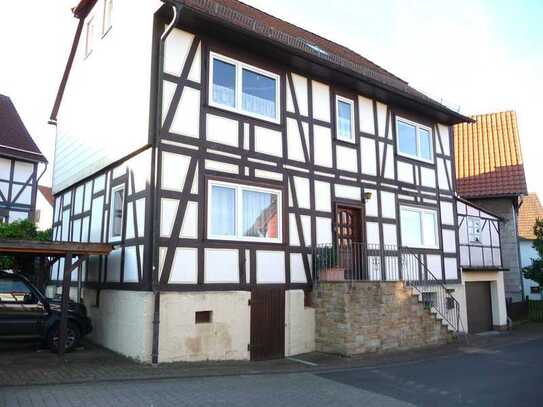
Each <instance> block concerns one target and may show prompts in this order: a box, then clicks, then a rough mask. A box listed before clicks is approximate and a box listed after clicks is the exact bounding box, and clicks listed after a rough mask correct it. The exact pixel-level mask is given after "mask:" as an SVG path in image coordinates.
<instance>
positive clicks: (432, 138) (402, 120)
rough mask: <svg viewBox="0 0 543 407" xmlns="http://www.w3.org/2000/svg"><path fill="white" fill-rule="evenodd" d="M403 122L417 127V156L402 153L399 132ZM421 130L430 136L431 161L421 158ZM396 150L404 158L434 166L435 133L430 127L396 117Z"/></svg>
mask: <svg viewBox="0 0 543 407" xmlns="http://www.w3.org/2000/svg"><path fill="white" fill-rule="evenodd" d="M399 122H403V123H405V124H408V125H411V126H415V135H416V140H417V155H413V154H408V153H403V152H402V151H400V132H399V131H398V123H399ZM419 129H423V130H426V131H427V132H428V134H430V156H431V157H432V158H431V159H430V160H427V159H426V158H423V157H421V156H420V155H419V154H420V136H419ZM396 149H397V150H398V155H400V156H402V157H407V158H411V159H413V160H417V161H423V162H425V163H430V164H434V133H433V131H432V129H431V128H430V127H428V126H425V125H423V124H420V123H417V122H414V121H412V120H408V119H404V118H403V117H400V116H396Z"/></svg>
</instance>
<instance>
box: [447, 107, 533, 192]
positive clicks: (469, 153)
mask: <svg viewBox="0 0 543 407" xmlns="http://www.w3.org/2000/svg"><path fill="white" fill-rule="evenodd" d="M472 119H474V120H475V123H461V124H457V125H455V126H454V143H455V158H456V179H457V189H458V193H459V194H460V195H461V196H463V197H464V198H483V197H494V196H505V195H524V194H526V193H527V187H526V177H525V175H524V166H523V164H522V152H521V150H520V140H519V132H518V125H517V115H516V113H515V112H513V111H509V112H500V113H489V114H482V115H477V116H472Z"/></svg>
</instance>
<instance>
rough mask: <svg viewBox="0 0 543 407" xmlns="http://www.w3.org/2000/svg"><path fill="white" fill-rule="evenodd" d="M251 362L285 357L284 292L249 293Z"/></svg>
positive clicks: (257, 289) (257, 291)
mask: <svg viewBox="0 0 543 407" xmlns="http://www.w3.org/2000/svg"><path fill="white" fill-rule="evenodd" d="M250 351H251V360H266V359H280V358H283V357H284V356H285V290H284V289H282V288H264V287H262V288H261V287H259V288H255V289H253V291H252V293H251V344H250Z"/></svg>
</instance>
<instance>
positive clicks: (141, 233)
mask: <svg viewBox="0 0 543 407" xmlns="http://www.w3.org/2000/svg"><path fill="white" fill-rule="evenodd" d="M150 175H151V149H147V150H145V151H143V152H141V153H139V154H138V155H136V156H134V157H132V158H130V159H128V160H127V161H125V162H123V163H121V164H119V165H117V166H116V167H114V168H108V169H106V170H104V171H101V172H99V173H97V174H95V175H94V176H92V177H89V178H87V179H85V180H83V181H82V182H80V183H78V184H76V185H74V186H72V187H71V188H69V189H68V190H66V191H64V192H63V193H62V194H57V195H56V196H55V208H54V219H53V240H55V241H73V242H104V243H111V244H112V245H114V250H113V251H112V252H111V253H110V254H109V255H107V256H91V257H90V258H89V259H88V261H86V262H85V263H84V264H83V266H82V269H81V272H82V276H83V280H84V283H85V285H86V286H87V287H89V288H96V287H100V288H102V289H104V288H123V289H128V290H131V289H132V290H134V289H136V290H139V289H142V287H143V285H144V284H145V282H146V279H148V278H150V276H145V275H144V266H143V265H144V264H145V258H146V256H148V251H149V250H148V249H147V248H148V247H150V246H149V244H150V243H149V242H147V241H146V239H145V236H146V235H148V232H149V230H148V228H149V222H146V219H149V215H148V213H149V210H150V209H149V208H148V204H149V203H148V201H149V200H148V197H149V194H150ZM118 189H122V190H123V191H124V199H123V205H124V206H123V217H122V223H121V235H120V236H119V237H118V238H114V237H113V236H112V233H111V225H112V209H111V200H112V191H113V190H118ZM63 265H64V264H63V259H61V260H59V261H57V262H56V263H55V264H54V265H53V267H52V280H56V281H60V280H62V272H63ZM77 276H78V271H74V272H73V273H72V281H77ZM94 301H95V302H96V303H99V299H98V298H97V299H94Z"/></svg>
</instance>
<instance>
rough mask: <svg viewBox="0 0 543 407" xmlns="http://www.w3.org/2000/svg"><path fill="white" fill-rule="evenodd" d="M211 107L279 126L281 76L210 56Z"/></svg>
mask: <svg viewBox="0 0 543 407" xmlns="http://www.w3.org/2000/svg"><path fill="white" fill-rule="evenodd" d="M210 66H211V69H210V81H209V83H210V92H209V93H210V101H209V104H210V105H212V106H216V107H220V108H222V109H227V110H231V111H234V112H237V113H242V114H246V115H248V116H252V117H256V118H259V119H264V120H269V121H273V122H276V123H279V113H280V109H279V76H278V75H276V74H274V73H271V72H267V71H264V70H262V69H259V68H256V67H253V66H250V65H247V64H245V63H242V62H239V61H236V60H233V59H231V58H227V57H224V56H222V55H218V54H215V53H211V64H210Z"/></svg>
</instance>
